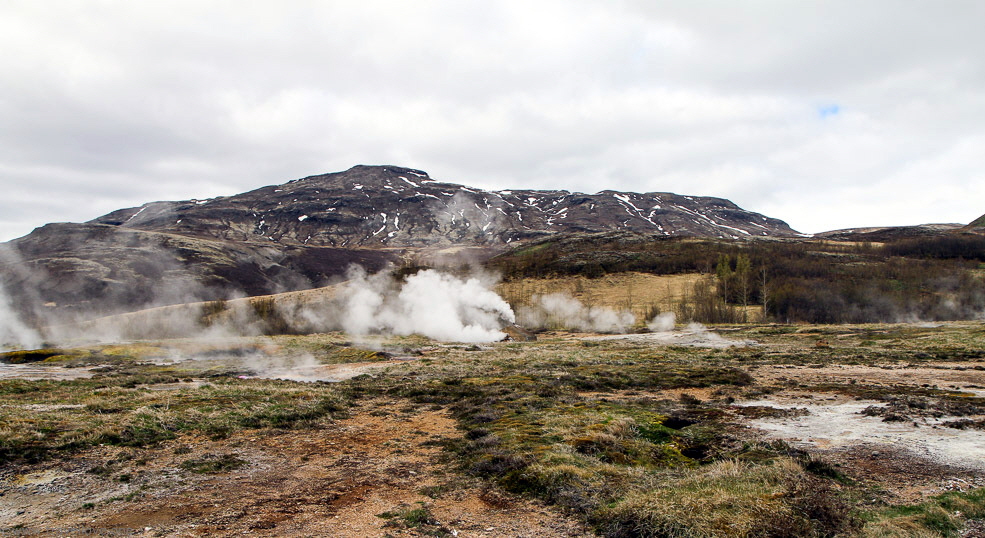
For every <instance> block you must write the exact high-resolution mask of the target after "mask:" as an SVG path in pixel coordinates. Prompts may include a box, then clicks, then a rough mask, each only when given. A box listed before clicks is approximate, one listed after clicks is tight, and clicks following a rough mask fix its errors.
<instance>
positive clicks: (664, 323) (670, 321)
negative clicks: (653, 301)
mask: <svg viewBox="0 0 985 538" xmlns="http://www.w3.org/2000/svg"><path fill="white" fill-rule="evenodd" d="M676 322H677V316H676V315H675V314H674V313H673V312H661V313H660V314H657V315H656V316H653V319H651V320H650V323H647V324H646V326H647V328H649V329H650V332H655V333H666V332H670V331H673V330H674V323H676Z"/></svg>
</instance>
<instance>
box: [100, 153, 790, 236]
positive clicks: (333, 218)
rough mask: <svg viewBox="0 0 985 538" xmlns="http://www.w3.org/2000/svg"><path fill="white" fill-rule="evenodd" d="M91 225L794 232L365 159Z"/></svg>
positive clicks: (432, 231) (256, 230) (763, 221)
mask: <svg viewBox="0 0 985 538" xmlns="http://www.w3.org/2000/svg"><path fill="white" fill-rule="evenodd" d="M90 222H91V223H99V224H109V225H114V226H122V227H125V228H137V229H144V230H153V231H162V232H168V233H177V234H182V235H207V236H211V237H216V238H220V239H226V240H237V241H250V240H257V239H261V238H263V239H266V240H269V241H273V242H277V243H284V244H295V245H308V244H311V245H316V246H334V247H367V246H368V247H403V248H422V247H430V246H435V245H437V246H453V245H459V244H462V243H467V244H476V245H486V246H492V245H505V244H509V243H512V242H513V241H521V240H524V239H531V238H536V237H542V236H544V235H545V234H552V233H558V232H589V233H591V232H605V231H612V230H628V231H634V232H639V233H654V234H657V235H668V236H695V237H719V238H723V239H739V238H743V237H770V236H780V237H796V236H802V234H798V233H797V232H796V231H795V230H793V229H791V228H790V227H789V226H788V225H787V224H786V223H785V222H783V221H781V220H779V219H774V218H770V217H767V216H765V215H761V214H759V213H755V212H751V211H746V210H744V209H742V208H740V207H739V206H737V205H735V204H734V203H732V202H730V201H729V200H725V199H723V198H715V197H707V196H704V197H702V196H688V195H678V194H674V193H668V192H650V193H635V192H621V191H614V190H603V191H600V192H597V193H594V194H587V193H581V192H571V191H567V190H533V189H503V190H498V191H489V190H483V189H477V188H472V187H467V186H465V185H459V184H455V183H448V182H442V181H436V180H434V179H432V178H430V176H428V174H427V173H426V172H424V171H421V170H417V169H413V168H404V167H398V166H391V165H385V166H370V165H358V166H355V167H352V168H350V169H349V170H346V171H344V172H335V173H329V174H320V175H314V176H308V177H304V178H301V179H296V180H293V181H289V182H287V183H284V184H280V185H269V186H266V187H261V188H259V189H254V190H252V191H248V192H245V193H242V194H238V195H234V196H227V197H218V198H212V199H208V200H186V201H180V202H151V203H148V204H144V205H143V206H139V207H134V208H127V209H121V210H117V211H114V212H111V213H108V214H107V215H103V216H102V217H98V218H96V219H94V220H92V221H90Z"/></svg>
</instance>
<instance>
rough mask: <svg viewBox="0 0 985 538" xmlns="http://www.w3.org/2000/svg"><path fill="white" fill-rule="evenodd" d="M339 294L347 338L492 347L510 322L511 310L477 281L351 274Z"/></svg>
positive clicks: (431, 272)
mask: <svg viewBox="0 0 985 538" xmlns="http://www.w3.org/2000/svg"><path fill="white" fill-rule="evenodd" d="M349 277H350V280H349V281H348V282H346V283H345V284H344V287H343V289H342V293H341V300H342V309H343V311H344V312H345V313H346V314H345V316H344V317H343V319H342V320H341V324H342V328H343V329H344V330H345V331H346V332H347V333H349V334H353V335H365V334H372V333H389V334H399V335H409V334H422V335H424V336H427V337H429V338H433V339H435V340H444V341H454V342H476V343H477V342H494V341H497V340H502V339H503V338H504V337H505V336H506V333H504V332H502V331H501V330H500V329H502V327H503V325H504V324H506V323H513V322H514V321H516V319H515V316H514V314H513V310H512V309H511V308H510V305H509V304H508V303H507V302H506V301H504V300H503V298H502V297H500V296H499V295H497V294H496V292H494V291H492V290H491V289H490V285H489V284H490V283H487V282H483V281H482V280H481V279H480V278H478V277H472V278H468V279H462V278H458V277H455V276H453V275H449V274H447V273H440V272H438V271H434V270H431V269H428V270H426V271H421V272H419V273H417V274H415V275H411V276H410V277H408V278H407V280H406V282H404V283H402V284H401V283H399V282H396V281H395V280H394V279H393V278H392V277H390V276H389V275H388V274H385V273H378V274H376V275H372V276H368V275H366V273H365V271H363V270H361V269H354V270H351V271H350V273H349Z"/></svg>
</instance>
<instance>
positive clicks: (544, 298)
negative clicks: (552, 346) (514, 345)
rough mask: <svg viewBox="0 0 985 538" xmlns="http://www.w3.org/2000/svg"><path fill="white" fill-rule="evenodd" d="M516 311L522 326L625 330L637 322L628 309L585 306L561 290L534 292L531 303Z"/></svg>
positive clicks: (609, 330)
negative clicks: (619, 309) (543, 293)
mask: <svg viewBox="0 0 985 538" xmlns="http://www.w3.org/2000/svg"><path fill="white" fill-rule="evenodd" d="M519 312H520V320H521V322H522V325H524V326H525V327H544V328H550V329H572V330H579V331H591V332H600V333H624V332H626V331H627V330H629V328H630V327H632V325H633V323H635V322H636V316H634V315H633V313H632V312H630V311H628V310H622V311H617V310H613V309H611V308H606V307H599V306H592V307H588V306H585V305H583V304H582V303H581V301H579V300H578V299H575V298H574V297H571V296H569V295H566V294H563V293H549V294H546V295H535V296H534V297H533V299H532V304H531V305H530V306H525V307H521V309H519Z"/></svg>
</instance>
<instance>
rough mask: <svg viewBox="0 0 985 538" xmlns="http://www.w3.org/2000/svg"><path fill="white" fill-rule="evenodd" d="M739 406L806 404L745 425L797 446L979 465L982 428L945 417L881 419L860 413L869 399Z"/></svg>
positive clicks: (984, 443)
mask: <svg viewBox="0 0 985 538" xmlns="http://www.w3.org/2000/svg"><path fill="white" fill-rule="evenodd" d="M736 405H741V406H770V407H775V408H778V409H794V408H796V409H806V410H807V412H808V413H807V414H806V415H802V416H798V417H784V418H769V419H754V420H751V421H749V422H748V424H749V425H750V426H752V427H754V428H758V429H761V430H764V431H766V432H767V433H768V434H769V435H770V436H771V437H774V438H777V439H782V440H784V441H787V442H790V443H791V444H793V445H795V446H797V445H800V446H806V447H816V448H821V449H834V448H842V447H847V446H852V445H858V444H862V443H864V444H867V445H883V446H888V447H892V448H893V449H897V450H902V451H907V452H910V453H912V454H914V455H917V456H921V457H924V458H927V459H931V460H934V461H937V462H939V463H943V464H947V465H953V466H956V467H964V468H973V469H985V459H983V457H982V455H983V454H985V432H983V431H978V430H958V429H954V428H948V427H944V426H940V423H941V422H943V421H944V420H953V417H949V418H946V419H933V418H921V419H920V421H921V422H920V423H919V425H914V423H913V422H883V421H882V418H880V417H870V416H866V415H862V414H861V412H862V410H864V409H865V408H867V407H869V406H877V407H883V406H884V405H885V403H883V402H878V401H875V400H860V401H856V400H852V401H849V402H841V403H830V404H816V403H807V402H805V403H803V404H800V405H791V404H784V403H780V402H777V401H776V400H769V399H765V400H756V401H747V402H741V403H736Z"/></svg>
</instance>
